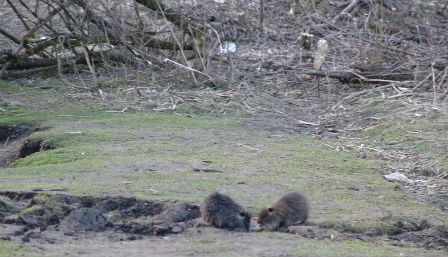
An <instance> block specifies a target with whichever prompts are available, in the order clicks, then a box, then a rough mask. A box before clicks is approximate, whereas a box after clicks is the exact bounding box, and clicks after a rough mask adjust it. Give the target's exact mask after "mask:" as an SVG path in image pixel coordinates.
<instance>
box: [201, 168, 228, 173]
mask: <svg viewBox="0 0 448 257" xmlns="http://www.w3.org/2000/svg"><path fill="white" fill-rule="evenodd" d="M193 171H196V172H216V173H222V172H224V171H222V170H217V169H208V168H193Z"/></svg>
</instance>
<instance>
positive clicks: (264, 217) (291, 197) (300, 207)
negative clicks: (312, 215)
mask: <svg viewBox="0 0 448 257" xmlns="http://www.w3.org/2000/svg"><path fill="white" fill-rule="evenodd" d="M309 210H310V204H309V202H308V199H307V198H306V196H305V195H304V194H302V193H299V192H289V193H287V194H285V195H284V196H282V197H281V198H280V199H278V200H277V201H275V202H273V203H270V204H268V205H267V206H266V207H264V208H263V209H262V210H261V211H260V214H259V215H258V224H260V226H261V228H262V229H263V230H276V229H286V228H288V226H290V225H292V224H294V223H296V222H299V221H300V223H301V224H303V223H305V222H306V220H307V219H308V212H309Z"/></svg>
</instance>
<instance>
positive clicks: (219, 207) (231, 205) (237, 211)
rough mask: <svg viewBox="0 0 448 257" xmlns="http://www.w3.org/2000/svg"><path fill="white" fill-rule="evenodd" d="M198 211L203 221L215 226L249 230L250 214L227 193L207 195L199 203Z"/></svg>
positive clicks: (243, 230) (242, 230)
mask: <svg viewBox="0 0 448 257" xmlns="http://www.w3.org/2000/svg"><path fill="white" fill-rule="evenodd" d="M200 213H201V218H202V220H203V221H204V222H206V223H208V224H210V225H213V226H215V227H218V228H226V229H229V230H234V231H241V232H247V231H249V226H250V218H251V215H250V214H249V212H248V211H247V209H246V208H244V207H243V206H241V205H240V204H238V203H236V202H235V201H233V200H232V198H230V197H228V196H227V195H224V194H220V193H218V192H215V193H212V194H210V195H208V196H207V197H206V198H205V199H204V201H202V203H201V207H200Z"/></svg>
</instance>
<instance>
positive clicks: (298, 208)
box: [200, 192, 310, 232]
mask: <svg viewBox="0 0 448 257" xmlns="http://www.w3.org/2000/svg"><path fill="white" fill-rule="evenodd" d="M309 209H310V204H309V202H308V199H307V198H306V197H305V195H303V194H302V193H299V192H289V193H287V194H285V195H284V196H282V197H281V198H280V199H278V200H277V201H275V202H272V203H270V204H269V205H267V206H266V207H264V208H263V209H262V210H261V211H260V214H259V215H258V224H260V227H261V228H262V229H263V230H278V229H280V230H281V229H285V228H287V227H288V226H290V225H292V224H294V223H298V222H300V223H302V224H303V223H305V222H306V220H307V219H308V212H309ZM200 212H201V218H202V220H203V221H205V222H206V223H208V224H210V225H213V226H215V227H218V228H226V229H229V230H235V231H243V232H247V231H249V226H250V219H251V215H250V213H249V212H248V211H247V209H246V208H244V207H243V206H241V205H240V204H238V203H236V202H235V201H233V200H232V198H230V197H228V196H227V195H224V194H220V193H217V192H215V193H212V194H210V195H209V196H207V197H206V198H205V199H204V201H203V202H202V203H201V207H200Z"/></svg>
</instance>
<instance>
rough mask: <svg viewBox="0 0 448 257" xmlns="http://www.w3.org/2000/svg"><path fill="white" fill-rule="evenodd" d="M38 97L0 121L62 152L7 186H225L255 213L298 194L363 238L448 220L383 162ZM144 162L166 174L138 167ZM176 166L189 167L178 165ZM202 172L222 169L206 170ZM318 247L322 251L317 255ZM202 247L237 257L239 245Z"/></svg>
mask: <svg viewBox="0 0 448 257" xmlns="http://www.w3.org/2000/svg"><path fill="white" fill-rule="evenodd" d="M6 90H9V91H7V92H11V90H12V89H11V88H9V89H6ZM26 90H28V89H25V91H26ZM29 90H31V89H29ZM53 93H54V94H55V95H58V92H56V91H54V92H53ZM34 97H37V98H39V100H41V101H42V100H46V102H47V104H44V103H42V102H40V103H41V104H39V105H33V106H32V107H31V106H27V105H26V104H25V105H21V104H17V103H14V102H7V103H4V104H3V107H2V108H3V109H4V111H2V112H0V125H1V124H9V125H11V124H31V125H40V126H41V127H44V128H46V129H45V130H42V131H38V132H35V133H33V134H31V138H39V139H42V140H43V141H44V142H45V143H47V144H49V145H51V146H53V147H54V149H51V150H47V151H44V152H38V153H34V154H32V155H30V156H28V157H26V158H23V159H19V160H17V161H15V162H14V163H13V164H12V165H11V167H10V168H7V169H3V170H0V184H1V189H2V190H32V189H35V188H44V189H46V188H50V189H51V188H64V189H67V190H68V192H69V193H71V194H76V195H129V196H132V195H134V196H137V197H138V198H145V199H177V200H183V201H192V202H196V203H200V201H201V200H202V199H203V198H204V197H205V196H206V195H207V194H209V193H210V192H213V191H215V190H218V191H220V192H223V193H226V194H229V195H230V196H232V197H233V198H234V199H237V200H238V201H239V202H241V203H243V204H244V205H246V206H248V208H249V209H250V211H252V212H253V213H254V214H256V213H257V211H258V210H259V209H260V208H261V207H262V206H263V205H265V204H267V203H268V202H270V201H272V200H275V199H276V198H278V197H279V196H280V195H282V194H283V193H285V192H288V191H291V190H299V191H302V192H304V193H305V194H306V195H307V196H308V197H309V199H310V201H311V204H312V210H311V214H310V219H309V222H310V223H312V224H318V225H319V224H320V225H326V226H330V227H334V228H344V229H345V230H347V231H355V232H362V231H366V230H369V229H380V230H385V231H386V230H387V229H389V228H390V227H392V226H393V225H394V223H395V222H396V221H397V220H400V219H405V220H409V219H410V220H415V221H416V222H420V221H421V220H423V219H425V220H428V221H429V222H430V223H431V224H433V225H440V224H448V217H447V215H446V213H443V212H442V211H440V210H439V209H438V208H436V207H435V206H432V205H430V204H428V203H425V202H418V201H416V200H412V197H410V193H409V192H407V191H403V190H399V189H397V188H396V187H395V185H394V184H393V183H390V182H387V181H386V180H384V179H383V178H382V174H383V171H382V168H383V167H382V163H381V162H379V161H378V160H375V159H364V158H360V157H359V156H358V155H357V154H355V153H351V152H346V151H336V150H335V149H333V148H331V147H329V146H328V144H327V142H326V141H325V140H319V139H314V138H312V137H310V136H304V135H292V134H273V133H271V132H269V131H264V130H261V129H260V130H254V129H249V128H247V127H245V126H244V124H243V123H242V122H241V120H240V119H239V118H238V116H237V115H226V116H206V115H204V116H202V117H198V116H197V115H195V117H194V118H192V117H185V115H176V113H157V112H153V111H142V112H134V111H130V112H123V113H111V112H107V111H108V110H111V109H113V108H114V107H113V106H110V105H100V104H97V103H93V102H92V103H83V104H77V103H74V102H70V101H67V100H66V99H63V98H61V99H58V98H56V99H54V98H51V97H52V96H51V94H46V95H45V96H42V95H37V96H34ZM53 97H55V96H53ZM52 99H53V100H52ZM50 100H51V101H50ZM44 102H45V101H44ZM48 102H50V103H51V104H48ZM187 111H188V110H182V112H183V113H185V112H187ZM390 126H391V127H393V126H394V125H390ZM411 129H412V130H413V129H415V128H411ZM369 133H374V134H370V135H371V136H376V134H377V132H369ZM375 133H376V134H375ZM392 136H393V135H392V134H391V133H389V134H388V137H392ZM387 140H389V139H387ZM390 140H399V138H393V139H390ZM423 146H424V145H422V147H423ZM135 163H138V164H141V165H143V167H145V165H146V166H148V167H154V165H155V167H158V168H155V169H153V168H151V169H149V168H148V169H145V168H144V169H135V168H134V165H133V164H135ZM171 164H173V165H174V164H176V165H178V164H180V167H179V168H178V169H174V168H172V166H173V165H171ZM195 167H206V168H213V169H217V170H220V171H222V172H213V173H207V172H197V171H194V168H195ZM190 243H198V242H193V241H192V242H190ZM199 243H200V242H199ZM296 243H297V247H296V250H294V254H297V255H299V256H311V255H312V256H351V255H357V253H359V252H362V253H363V254H362V255H363V256H386V255H387V256H400V255H402V254H404V256H408V255H418V252H419V251H422V252H423V251H424V250H422V249H415V248H406V247H396V246H392V245H391V244H389V243H386V242H381V243H365V242H361V241H358V240H342V241H332V242H326V241H318V240H309V239H307V240H303V239H301V240H298V241H297V242H296ZM0 246H1V247H0V253H2V254H3V253H4V252H6V253H7V252H10V250H8V249H13V248H14V247H18V248H20V251H23V252H26V249H25V248H22V246H19V245H14V244H13V243H6V242H3V241H0ZM201 247H202V246H201ZM311 248H312V249H315V250H313V252H310V250H309V249H311ZM197 249H198V250H200V249H203V250H204V251H225V252H231V251H232V246H229V245H218V246H216V247H211V248H210V247H209V246H204V247H203V248H200V247H199V248H197ZM425 252H426V251H425ZM436 253H438V252H436ZM0 256H3V255H1V254H0ZM4 256H7V255H4ZM30 256H32V255H30Z"/></svg>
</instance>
